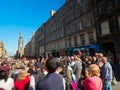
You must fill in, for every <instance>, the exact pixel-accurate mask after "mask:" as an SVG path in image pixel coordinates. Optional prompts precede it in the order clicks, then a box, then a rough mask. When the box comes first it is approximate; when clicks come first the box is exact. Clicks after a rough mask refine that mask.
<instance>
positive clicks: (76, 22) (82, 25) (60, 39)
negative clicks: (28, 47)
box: [45, 0, 97, 56]
mask: <svg viewBox="0 0 120 90" xmlns="http://www.w3.org/2000/svg"><path fill="white" fill-rule="evenodd" d="M45 27H46V28H45V37H46V44H45V45H46V49H45V52H46V53H52V54H53V55H55V56H60V55H65V54H69V53H70V52H68V48H74V47H78V48H79V47H80V46H86V45H90V44H94V43H95V42H96V41H97V40H96V29H95V26H94V15H93V8H92V2H91V0H85V1H84V0H67V1H66V3H65V4H64V5H63V6H62V7H61V8H60V9H59V10H58V11H57V12H56V13H55V14H54V15H53V16H51V17H50V18H49V20H48V21H47V22H46V25H45ZM83 49H85V48H83Z"/></svg>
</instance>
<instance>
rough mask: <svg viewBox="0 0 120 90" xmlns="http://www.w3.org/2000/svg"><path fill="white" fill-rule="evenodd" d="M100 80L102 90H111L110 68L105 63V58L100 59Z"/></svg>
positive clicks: (111, 72) (107, 63)
mask: <svg viewBox="0 0 120 90" xmlns="http://www.w3.org/2000/svg"><path fill="white" fill-rule="evenodd" d="M101 62H102V64H101V65H100V67H101V75H102V76H101V78H102V80H103V90H112V86H111V81H112V74H113V71H112V66H111V65H110V63H109V62H108V61H107V58H106V57H103V58H102V59H101Z"/></svg>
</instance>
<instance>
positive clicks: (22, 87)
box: [14, 70, 30, 90]
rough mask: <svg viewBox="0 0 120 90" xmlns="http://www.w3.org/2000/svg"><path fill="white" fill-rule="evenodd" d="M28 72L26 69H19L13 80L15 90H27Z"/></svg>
mask: <svg viewBox="0 0 120 90" xmlns="http://www.w3.org/2000/svg"><path fill="white" fill-rule="evenodd" d="M29 83H30V74H29V73H28V72H27V71H26V70H20V72H19V74H18V76H17V79H16V80H15V81H14V86H15V90H28V89H29Z"/></svg>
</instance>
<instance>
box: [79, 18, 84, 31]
mask: <svg viewBox="0 0 120 90" xmlns="http://www.w3.org/2000/svg"><path fill="white" fill-rule="evenodd" d="M79 29H80V30H82V29H83V21H82V20H81V21H80V23H79Z"/></svg>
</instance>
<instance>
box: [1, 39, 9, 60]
mask: <svg viewBox="0 0 120 90" xmlns="http://www.w3.org/2000/svg"><path fill="white" fill-rule="evenodd" d="M7 57H8V56H7V52H6V49H5V47H4V44H3V42H1V41H0V59H7Z"/></svg>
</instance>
